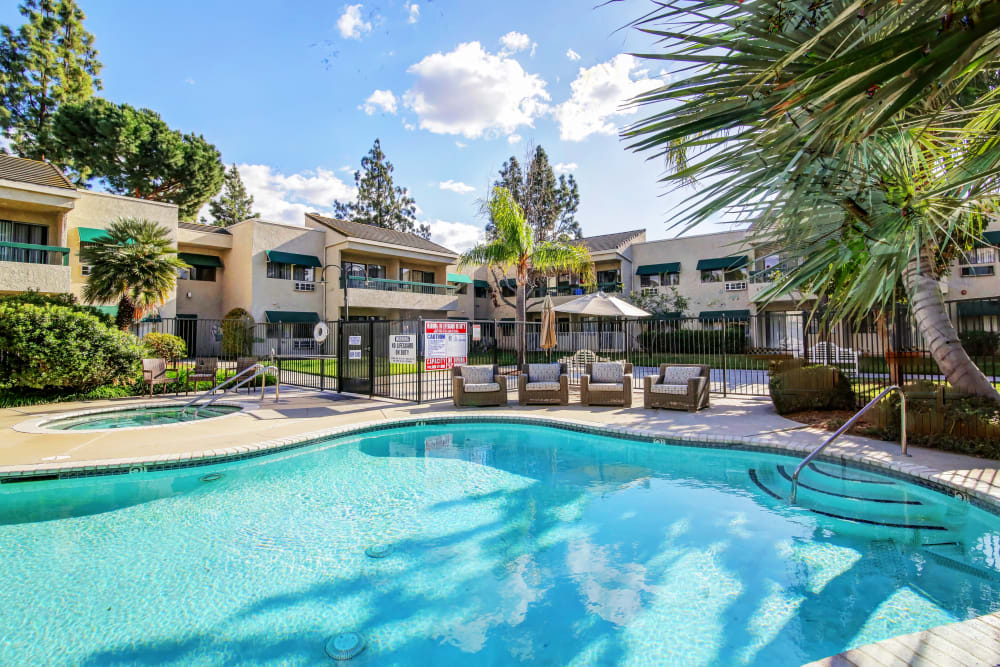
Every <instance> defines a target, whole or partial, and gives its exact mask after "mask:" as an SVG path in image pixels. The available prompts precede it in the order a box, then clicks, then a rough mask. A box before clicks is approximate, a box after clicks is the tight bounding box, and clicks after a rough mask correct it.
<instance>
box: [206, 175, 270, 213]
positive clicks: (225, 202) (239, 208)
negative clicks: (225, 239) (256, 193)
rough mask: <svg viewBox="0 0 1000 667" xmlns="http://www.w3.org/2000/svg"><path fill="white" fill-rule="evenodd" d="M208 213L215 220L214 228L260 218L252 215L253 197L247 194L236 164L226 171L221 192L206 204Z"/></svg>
mask: <svg viewBox="0 0 1000 667" xmlns="http://www.w3.org/2000/svg"><path fill="white" fill-rule="evenodd" d="M208 211H209V213H211V214H212V217H213V218H215V221H214V222H213V223H212V224H214V225H215V226H216V227H228V226H229V225H235V224H236V223H237V222H242V221H243V220H249V219H250V218H259V217H260V214H259V213H254V210H253V195H251V194H250V193H249V192H247V188H246V186H245V185H244V184H243V179H242V178H240V171H239V169H237V168H236V164H233V166H232V167H230V168H229V169H228V170H227V171H226V176H225V179H224V180H223V182H222V192H221V193H220V194H219V196H218V198H216V199H213V200H212V201H210V202H209V203H208Z"/></svg>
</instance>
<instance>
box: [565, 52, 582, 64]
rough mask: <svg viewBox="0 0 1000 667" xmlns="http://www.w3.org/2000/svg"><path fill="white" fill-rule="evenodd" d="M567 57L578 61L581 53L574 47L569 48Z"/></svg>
mask: <svg viewBox="0 0 1000 667" xmlns="http://www.w3.org/2000/svg"><path fill="white" fill-rule="evenodd" d="M566 57H567V58H569V59H570V60H572V61H574V62H576V61H577V60H579V59H580V54H579V53H577V52H576V51H574V50H573V49H567V50H566Z"/></svg>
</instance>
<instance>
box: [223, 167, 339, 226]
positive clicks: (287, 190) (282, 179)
mask: <svg viewBox="0 0 1000 667" xmlns="http://www.w3.org/2000/svg"><path fill="white" fill-rule="evenodd" d="M239 170H240V176H241V177H242V178H243V182H244V183H245V184H246V186H247V190H248V191H249V192H250V194H251V195H253V203H254V208H255V209H256V210H257V211H258V212H259V213H260V215H261V217H262V218H263V219H264V220H273V221H275V222H286V223H289V224H295V225H301V224H302V222H303V215H304V214H305V213H307V212H310V211H319V212H320V213H327V214H330V213H332V211H333V202H334V201H335V200H340V201H347V200H350V199H353V198H354V196H355V190H354V188H353V187H351V186H349V185H347V184H346V183H344V182H343V181H342V180H340V179H339V178H338V177H337V176H336V175H335V174H334V172H332V171H330V170H328V169H322V168H319V169H315V170H307V171H302V172H298V173H294V174H283V173H281V172H278V171H275V170H274V169H272V168H271V167H270V166H268V165H266V164H241V165H239Z"/></svg>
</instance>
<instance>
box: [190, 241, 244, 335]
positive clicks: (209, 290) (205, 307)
mask: <svg viewBox="0 0 1000 667" xmlns="http://www.w3.org/2000/svg"><path fill="white" fill-rule="evenodd" d="M225 238H227V239H230V240H231V237H229V236H227V237H225ZM178 249H179V250H180V252H188V253H197V254H199V255H212V256H214V257H218V258H219V259H220V260H221V261H222V265H223V266H222V268H217V269H216V270H215V280H214V281H209V280H181V279H178V280H177V312H178V313H181V314H184V315H197V316H198V319H203V320H204V319H212V320H217V319H221V318H222V316H223V315H224V314H225V311H223V310H222V301H223V290H224V288H223V286H224V285H225V284H226V277H227V275H226V272H227V268H226V267H228V266H229V265H230V262H229V255H230V251H229V250H225V251H220V250H217V249H210V248H201V247H197V246H190V245H187V244H184V243H182V244H180V245H179V246H178ZM189 293H190V294H191V296H190V297H188V294H189Z"/></svg>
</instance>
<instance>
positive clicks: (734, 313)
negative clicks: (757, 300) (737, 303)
mask: <svg viewBox="0 0 1000 667" xmlns="http://www.w3.org/2000/svg"><path fill="white" fill-rule="evenodd" d="M698 319H699V320H721V319H726V320H733V321H735V320H744V321H745V320H749V319H750V311H749V310H703V311H701V312H700V313H698Z"/></svg>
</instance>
